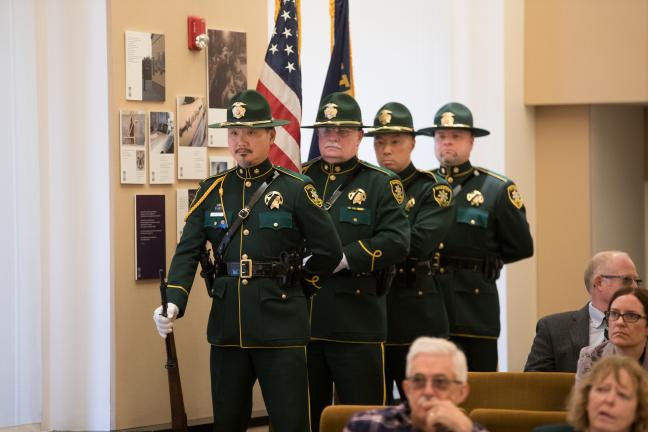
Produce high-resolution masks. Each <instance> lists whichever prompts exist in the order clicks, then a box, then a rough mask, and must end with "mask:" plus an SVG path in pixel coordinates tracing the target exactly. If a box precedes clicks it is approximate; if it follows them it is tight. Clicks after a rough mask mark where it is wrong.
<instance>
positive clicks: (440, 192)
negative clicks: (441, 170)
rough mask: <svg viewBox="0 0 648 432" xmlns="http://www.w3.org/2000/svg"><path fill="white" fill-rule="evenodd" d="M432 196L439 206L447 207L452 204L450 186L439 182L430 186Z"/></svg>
mask: <svg viewBox="0 0 648 432" xmlns="http://www.w3.org/2000/svg"><path fill="white" fill-rule="evenodd" d="M432 196H433V197H434V201H436V202H437V204H439V206H441V207H448V206H449V205H450V204H452V201H453V198H454V197H453V194H452V189H450V186H448V185H446V184H439V185H436V186H434V187H433V188H432Z"/></svg>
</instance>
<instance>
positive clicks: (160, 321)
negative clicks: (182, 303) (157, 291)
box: [153, 303, 180, 339]
mask: <svg viewBox="0 0 648 432" xmlns="http://www.w3.org/2000/svg"><path fill="white" fill-rule="evenodd" d="M178 313H180V308H178V306H176V305H175V304H173V303H167V316H162V306H158V307H157V308H156V309H155V310H154V311H153V321H155V326H156V327H157V331H158V333H160V336H162V337H163V338H164V339H166V337H167V335H168V334H169V333H171V332H172V331H173V322H174V321H175V319H176V318H177V317H178Z"/></svg>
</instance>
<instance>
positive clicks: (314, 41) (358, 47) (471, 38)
mask: <svg viewBox="0 0 648 432" xmlns="http://www.w3.org/2000/svg"><path fill="white" fill-rule="evenodd" d="M349 7H350V10H349V22H350V31H351V44H352V47H351V50H352V55H353V68H354V69H353V72H354V77H355V78H354V82H355V97H356V99H357V100H358V103H359V104H360V106H361V108H362V114H363V121H364V124H372V122H373V118H374V116H375V114H376V111H377V110H378V109H379V108H380V107H381V106H382V105H383V104H385V103H386V102H389V101H397V102H401V103H403V104H405V105H406V106H407V107H408V108H409V109H410V111H411V112H412V115H413V117H414V127H415V128H417V129H418V128H422V127H425V126H429V125H431V124H433V123H434V114H435V112H436V111H437V110H438V109H439V108H440V107H441V106H442V105H444V104H445V103H447V102H450V101H457V102H461V103H464V104H465V105H467V106H468V107H469V108H470V109H471V111H472V112H473V117H474V122H475V125H476V126H478V127H483V128H485V129H488V130H489V131H490V132H491V135H489V136H487V137H483V138H478V139H477V140H476V145H475V148H474V151H473V154H472V157H471V161H472V162H473V164H475V165H479V166H485V167H488V168H489V169H492V170H494V171H497V172H502V173H506V170H505V145H506V143H505V127H506V124H505V123H506V117H505V91H506V89H505V82H504V68H505V58H504V56H505V52H504V46H505V40H504V32H505V22H504V21H505V17H504V2H503V0H490V1H479V0H457V1H452V2H447V1H441V0H410V1H408V2H405V3H403V2H391V1H386V0H378V1H376V0H352V1H350V6H349ZM268 10H269V11H272V10H274V2H273V1H272V0H269V2H268ZM301 12H302V51H301V60H302V92H303V108H302V123H303V124H306V125H309V124H312V123H313V122H314V121H315V116H316V114H317V106H318V103H319V100H320V96H321V93H322V86H323V84H324V78H325V76H326V71H327V69H328V62H329V49H330V39H329V35H330V19H329V2H325V1H319V2H312V1H302V3H301ZM516 19H518V20H522V19H523V14H518V15H517V16H516ZM269 27H270V29H271V28H272V24H271V25H270V26H269ZM518 36H519V35H518ZM519 37H520V40H521V39H522V38H521V36H519ZM521 61H522V59H521V58H518V63H521ZM516 70H517V71H518V72H519V73H520V74H521V72H522V71H521V68H519V70H518V69H516ZM516 82H518V83H519V82H521V77H519V79H518V80H517V81H516ZM518 94H519V95H520V97H521V94H522V91H521V89H520V91H519V92H518ZM519 105H520V106H522V100H521V99H520V101H519ZM516 109H519V107H517V108H516ZM507 113H508V111H507ZM311 134H312V130H311V129H302V160H306V159H307V157H308V150H309V147H310V140H311ZM433 146H434V141H433V139H432V138H430V137H418V139H417V145H416V148H415V150H414V153H413V161H414V164H415V165H416V166H417V167H419V168H422V169H430V168H433V167H437V166H438V162H437V160H436V158H435V156H434V148H433ZM359 156H360V158H362V159H365V160H367V161H370V162H373V163H376V158H375V154H374V151H373V141H372V139H371V138H365V139H364V140H363V143H362V145H361V147H360V153H359ZM521 191H522V193H524V189H523V188H521ZM506 280H507V278H506V271H505V272H504V273H503V276H502V278H501V279H500V280H499V282H498V286H499V287H500V297H501V300H502V301H501V303H502V312H503V313H502V337H501V338H500V341H499V345H500V346H499V350H500V364H499V367H500V370H507V369H508V355H507V350H508V347H507V320H506V310H507V307H506V299H507V291H506ZM534 284H535V280H533V282H532V283H531V284H529V285H531V286H532V287H533V286H535V285H534Z"/></svg>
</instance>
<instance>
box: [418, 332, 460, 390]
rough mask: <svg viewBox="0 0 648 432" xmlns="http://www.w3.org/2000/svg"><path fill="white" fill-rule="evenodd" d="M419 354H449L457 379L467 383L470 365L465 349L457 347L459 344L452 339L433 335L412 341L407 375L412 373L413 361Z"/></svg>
mask: <svg viewBox="0 0 648 432" xmlns="http://www.w3.org/2000/svg"><path fill="white" fill-rule="evenodd" d="M419 354H429V355H434V356H447V357H450V358H451V359H452V364H453V366H454V373H455V377H456V379H457V380H459V381H461V382H462V383H465V382H466V381H467V380H468V366H467V365H466V356H465V355H464V353H463V351H461V350H460V349H459V348H457V345H455V344H453V343H452V342H450V341H447V340H445V339H440V338H433V337H426V336H423V337H420V338H418V339H416V340H415V341H414V343H412V346H411V347H410V349H409V352H408V353H407V369H406V370H407V375H408V376H409V375H411V367H412V361H413V360H414V357H416V356H417V355H419Z"/></svg>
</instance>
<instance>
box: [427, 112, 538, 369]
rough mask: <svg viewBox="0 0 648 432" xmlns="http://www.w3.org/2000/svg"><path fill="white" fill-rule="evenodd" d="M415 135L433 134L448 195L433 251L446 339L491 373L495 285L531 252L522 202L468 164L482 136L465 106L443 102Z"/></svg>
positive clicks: (510, 186) (505, 184) (496, 328)
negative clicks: (505, 269) (447, 224)
mask: <svg viewBox="0 0 648 432" xmlns="http://www.w3.org/2000/svg"><path fill="white" fill-rule="evenodd" d="M419 133H421V134H425V135H430V136H433V137H434V149H435V154H436V157H437V159H438V160H439V162H440V164H441V166H440V168H438V169H437V170H436V171H435V173H437V174H439V175H442V176H443V177H444V178H445V179H446V180H447V181H448V183H449V184H450V186H451V187H452V189H453V191H454V197H455V207H456V218H455V221H454V223H453V224H452V227H451V228H450V231H449V233H448V235H447V237H446V238H445V240H444V241H443V242H442V243H440V244H439V246H438V248H437V252H438V253H439V258H440V262H439V263H440V268H439V275H437V281H438V282H439V283H440V285H441V288H442V290H443V294H444V297H445V300H446V307H447V309H448V316H449V320H450V339H451V340H452V341H454V342H455V343H456V344H457V345H459V347H460V348H461V349H462V350H463V351H464V352H465V353H466V357H467V358H468V368H469V369H470V370H471V371H495V370H496V369H497V338H498V336H499V333H500V320H499V314H500V308H499V297H498V293H497V286H496V284H495V282H496V281H497V279H498V277H499V274H500V270H501V268H502V266H503V264H508V263H511V262H514V261H518V260H521V259H523V258H528V257H530V256H531V255H533V239H532V238H531V232H530V231H529V224H528V223H527V220H526V211H525V208H524V204H523V203H522V197H521V196H520V193H519V192H518V189H517V186H516V185H515V183H513V181H511V180H510V179H508V178H506V177H504V176H501V175H499V174H495V173H494V172H491V171H488V170H486V169H483V168H478V167H473V166H472V165H471V164H470V161H469V158H470V153H471V151H472V148H473V142H474V138H475V137H482V136H485V135H488V134H489V133H490V132H488V131H487V130H484V129H480V128H476V127H473V117H472V113H471V112H470V110H469V109H468V108H467V107H466V106H464V105H462V104H460V103H456V102H451V103H449V104H447V105H444V106H443V107H441V109H439V111H437V113H436V115H435V116H434V125H433V126H431V127H428V128H424V129H421V130H419Z"/></svg>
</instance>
